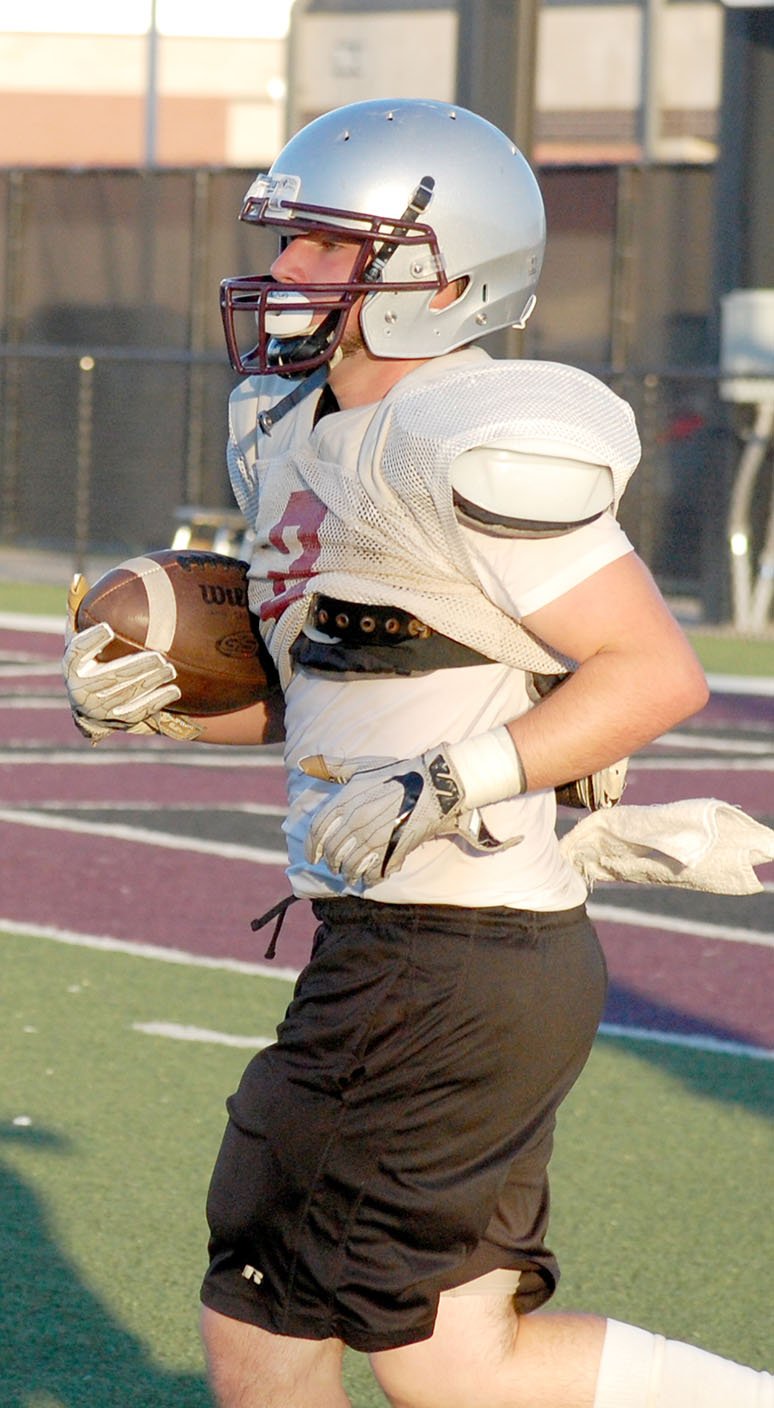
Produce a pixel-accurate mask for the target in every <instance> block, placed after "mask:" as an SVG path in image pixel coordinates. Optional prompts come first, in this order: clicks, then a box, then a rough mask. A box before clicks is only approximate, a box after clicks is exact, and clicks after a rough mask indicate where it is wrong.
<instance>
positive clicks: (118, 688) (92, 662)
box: [62, 577, 201, 743]
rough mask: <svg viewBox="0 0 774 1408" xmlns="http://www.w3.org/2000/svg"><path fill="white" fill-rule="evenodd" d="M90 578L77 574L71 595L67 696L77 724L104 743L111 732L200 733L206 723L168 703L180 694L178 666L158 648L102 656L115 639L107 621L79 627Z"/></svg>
mask: <svg viewBox="0 0 774 1408" xmlns="http://www.w3.org/2000/svg"><path fill="white" fill-rule="evenodd" d="M86 589H87V584H86V582H85V579H84V578H83V577H76V578H75V579H74V581H73V584H72V586H71V588H70V592H69V595H68V612H67V626H66V630H65V641H66V648H65V653H64V657H63V660H62V670H63V673H64V679H65V687H66V689H67V698H68V701H69V704H70V709H71V711H72V715H73V720H74V722H75V725H76V727H77V728H78V729H79V730H80V732H81V733H82V734H83V735H84V737H86V738H88V739H90V740H91V742H92V743H99V742H100V740H101V739H103V738H107V737H108V735H109V734H110V733H113V732H115V731H116V730H118V731H123V732H129V733H165V734H167V735H169V737H171V738H196V737H198V735H199V733H200V731H201V730H200V729H199V728H198V727H197V726H196V725H195V724H193V723H192V722H191V720H190V719H187V718H185V716H184V715H182V714H169V713H167V712H166V707H167V705H169V704H174V703H176V701H177V700H178V699H179V698H180V690H179V689H178V687H177V685H176V684H175V683H174V680H175V677H176V672H175V667H174V665H172V664H171V663H170V661H169V660H166V659H165V658H164V656H163V655H161V654H160V653H159V652H158V651H156V650H141V651H137V652H135V653H134V654H132V655H123V656H121V657H120V658H119V659H117V660H109V661H101V660H98V659H97V656H98V655H99V654H100V652H101V651H102V650H104V649H105V646H106V645H109V644H110V642H111V641H112V640H114V639H115V634H114V632H113V630H112V628H111V627H110V626H109V625H108V624H107V623H106V622H101V623H100V624H99V625H96V626H89V627H87V629H86V630H84V631H76V630H75V616H76V612H77V609H78V605H79V604H80V601H81V600H82V598H83V596H84V595H85V591H86Z"/></svg>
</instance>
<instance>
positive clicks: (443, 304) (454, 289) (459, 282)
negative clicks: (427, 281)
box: [430, 274, 470, 309]
mask: <svg viewBox="0 0 774 1408" xmlns="http://www.w3.org/2000/svg"><path fill="white" fill-rule="evenodd" d="M469 284H470V277H469V275H468V274H463V275H462V277H461V278H459V279H452V281H451V283H448V284H447V285H446V288H442V289H439V290H438V293H434V294H433V296H432V298H431V299H430V307H431V308H436V309H437V308H451V305H452V304H453V303H457V302H458V301H459V299H460V298H462V295H463V294H464V293H465V291H466V290H467V288H468V286H469Z"/></svg>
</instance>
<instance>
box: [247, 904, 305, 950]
mask: <svg viewBox="0 0 774 1408" xmlns="http://www.w3.org/2000/svg"><path fill="white" fill-rule="evenodd" d="M297 899H300V896H299V895H286V896H285V898H284V900H280V902H279V904H275V905H272V907H271V909H267V911H266V913H265V914H262V915H261V916H260V918H258V919H253V920H251V923H250V928H251V929H252V930H253V931H256V930H258V929H262V928H263V926H264V924H268V923H269V922H270V921H271V920H272V919H276V921H277V922H276V924H275V925H274V931H273V933H272V936H271V939H270V940H269V947H268V948H267V950H266V952H265V954H264V955H263V956H264V958H273V957H274V955H275V954H276V952H277V940H278V938H279V933H280V929H281V928H282V926H283V924H284V923H285V915H286V914H287V912H288V910H289V909H290V906H291V905H292V904H295V902H296V900H297Z"/></svg>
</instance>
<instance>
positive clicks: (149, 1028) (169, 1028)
mask: <svg viewBox="0 0 774 1408" xmlns="http://www.w3.org/2000/svg"><path fill="white" fill-rule="evenodd" d="M132 1031H133V1032H142V1033H143V1034H144V1035H145V1036H164V1037H168V1038H170V1039H171V1040H172V1041H202V1042H206V1043H207V1044H208V1045H209V1046H243V1047H248V1048H249V1049H250V1050H251V1051H262V1050H263V1048H264V1046H271V1044H272V1042H273V1040H274V1037H271V1036H232V1035H231V1034H230V1033H229V1032H213V1031H210V1030H209V1028H208V1027H186V1026H181V1025H180V1023H179V1022H132Z"/></svg>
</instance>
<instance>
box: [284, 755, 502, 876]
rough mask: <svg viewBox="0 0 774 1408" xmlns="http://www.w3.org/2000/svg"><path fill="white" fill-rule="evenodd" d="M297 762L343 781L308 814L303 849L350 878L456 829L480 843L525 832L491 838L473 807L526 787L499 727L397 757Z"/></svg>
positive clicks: (373, 872) (390, 866)
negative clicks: (412, 755)
mask: <svg viewBox="0 0 774 1408" xmlns="http://www.w3.org/2000/svg"><path fill="white" fill-rule="evenodd" d="M300 766H301V768H302V770H303V771H304V772H306V773H307V774H309V775H311V776H316V777H322V778H325V779H328V780H330V781H335V782H339V783H341V784H343V785H342V787H341V791H340V792H338V793H337V794H336V795H335V796H334V797H332V798H331V800H330V801H328V802H325V803H324V804H323V805H322V806H321V807H320V809H319V811H318V812H317V813H316V815H315V816H314V818H313V820H312V823H311V826H310V828H309V834H308V836H307V842H306V855H307V859H308V860H309V861H310V862H311V863H312V864H317V863H319V861H321V860H323V859H324V860H325V863H326V865H327V866H328V868H329V869H330V870H331V871H333V872H334V874H340V875H342V876H343V878H344V880H345V881H346V882H347V884H348V885H351V886H354V885H357V884H358V883H359V882H362V883H363V884H364V885H365V886H369V885H375V884H377V882H378V881H379V880H384V879H386V877H387V876H389V875H392V874H393V872H394V871H396V870H399V869H400V867H401V866H402V864H403V862H404V860H405V859H406V856H407V855H408V854H409V853H410V852H411V851H413V850H415V849H416V847H417V846H421V845H422V843H423V842H424V841H429V840H431V839H432V838H433V837H435V836H448V835H459V836H460V837H461V838H463V839H464V840H466V841H467V842H468V843H469V844H471V845H473V846H475V847H476V848H477V849H479V850H493V849H500V848H501V847H502V846H503V845H505V846H513V845H516V844H517V843H518V842H519V841H521V840H522V839H523V838H522V837H521V836H514V837H512V838H510V839H509V840H507V841H505V842H499V841H497V840H496V839H495V838H494V837H493V836H492V835H491V833H490V832H489V831H488V829H487V827H486V826H485V824H484V822H483V821H482V819H481V817H480V815H479V813H478V807H479V806H480V805H484V803H486V802H493V801H501V800H502V799H503V798H505V797H513V796H517V795H518V794H519V793H520V792H523V791H524V790H525V787H526V783H525V779H524V773H523V769H522V767H521V761H520V759H519V756H518V753H517V752H516V748H515V746H514V745H513V742H512V740H511V738H510V735H509V734H508V732H507V730H506V729H504V728H503V729H495V730H493V731H492V732H491V733H488V734H481V735H479V736H478V737H476V738H473V739H468V740H467V741H466V742H464V743H460V744H455V745H453V746H452V745H449V744H446V743H443V744H441V745H440V747H438V748H431V749H430V750H429V751H428V752H427V753H423V754H422V755H421V757H417V758H410V759H404V760H402V761H399V762H389V761H387V760H386V759H384V758H358V759H355V760H353V761H351V762H345V761H344V760H343V759H324V758H320V757H317V758H306V759H302V760H301V763H300ZM482 784H483V785H482Z"/></svg>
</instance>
